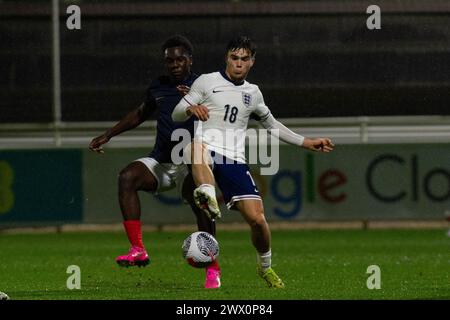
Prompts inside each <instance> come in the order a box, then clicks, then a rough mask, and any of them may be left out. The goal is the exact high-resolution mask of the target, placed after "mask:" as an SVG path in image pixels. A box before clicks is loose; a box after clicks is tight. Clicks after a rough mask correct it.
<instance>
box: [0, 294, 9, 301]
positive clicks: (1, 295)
mask: <svg viewBox="0 0 450 320" xmlns="http://www.w3.org/2000/svg"><path fill="white" fill-rule="evenodd" d="M0 300H9V297H8V295H7V294H6V293H4V292H0Z"/></svg>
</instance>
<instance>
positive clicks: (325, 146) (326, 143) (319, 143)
mask: <svg viewBox="0 0 450 320" xmlns="http://www.w3.org/2000/svg"><path fill="white" fill-rule="evenodd" d="M302 147H303V148H305V149H308V150H312V151H322V152H331V151H333V148H334V144H333V142H331V139H329V138H316V139H309V138H305V140H304V141H303V145H302Z"/></svg>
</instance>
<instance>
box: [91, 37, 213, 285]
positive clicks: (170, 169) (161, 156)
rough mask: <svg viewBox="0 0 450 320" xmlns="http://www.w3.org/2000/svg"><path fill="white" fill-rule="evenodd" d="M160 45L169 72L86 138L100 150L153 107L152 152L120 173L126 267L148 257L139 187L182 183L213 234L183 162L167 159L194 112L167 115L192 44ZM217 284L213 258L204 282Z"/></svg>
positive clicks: (187, 73) (186, 77)
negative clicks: (178, 118)
mask: <svg viewBox="0 0 450 320" xmlns="http://www.w3.org/2000/svg"><path fill="white" fill-rule="evenodd" d="M162 51H163V55H164V61H165V66H166V69H167V73H168V75H165V76H161V77H159V78H158V79H156V80H154V81H153V82H152V83H151V84H150V87H149V88H148V90H147V96H146V100H145V101H144V102H143V103H142V104H141V105H140V106H139V107H138V108H136V109H135V110H133V111H131V112H130V113H128V114H127V115H126V116H125V117H124V118H123V119H121V120H120V121H119V122H118V123H117V124H116V125H115V126H114V127H112V128H110V129H109V130H107V131H106V132H105V133H103V134H102V135H100V136H98V137H96V138H94V139H93V140H92V141H91V143H90V144H89V149H91V150H92V151H95V152H99V153H103V149H102V145H104V144H105V143H107V142H108V141H109V140H110V139H111V138H113V137H114V136H117V135H119V134H121V133H122V132H125V131H127V130H131V129H133V128H136V127H137V126H139V125H140V124H141V123H143V122H144V121H145V120H147V119H148V118H149V116H150V115H151V114H152V113H154V112H155V111H158V117H157V134H156V142H155V146H154V148H153V150H152V152H151V153H150V154H149V155H148V156H147V157H143V158H140V159H137V160H135V161H133V162H131V163H130V164H129V165H128V166H127V167H126V168H124V169H123V170H122V171H121V172H120V175H119V203H120V208H121V212H122V216H123V220H124V221H123V225H124V228H125V231H126V233H127V236H128V239H129V242H130V244H131V248H130V250H129V252H128V253H127V254H125V255H121V256H118V257H117V258H116V262H117V263H118V264H119V265H120V266H125V267H128V266H145V265H147V264H148V263H149V256H148V254H147V251H146V249H145V247H144V244H143V241H142V228H141V220H140V218H141V208H140V201H139V196H138V191H141V190H142V191H147V192H163V191H166V190H169V189H172V188H174V187H176V186H178V187H180V186H182V194H183V197H184V198H185V200H187V201H188V203H189V204H190V206H191V208H192V210H193V211H194V213H195V215H196V218H197V226H198V230H199V231H206V232H208V233H210V234H212V235H215V223H214V222H213V221H211V220H210V219H208V217H207V216H206V215H205V214H204V213H203V212H202V211H201V210H200V209H199V208H198V207H197V206H196V205H195V203H194V201H193V190H194V189H195V185H194V182H193V180H192V176H191V175H190V174H189V172H188V170H187V167H186V165H185V164H174V163H173V162H172V160H171V152H172V149H173V147H174V146H175V145H176V144H177V143H178V142H177V141H171V135H172V132H173V131H174V130H176V129H179V128H182V129H185V130H188V131H189V132H191V133H192V132H193V126H194V119H193V118H191V119H188V120H187V121H184V122H181V123H174V122H173V121H172V111H173V109H174V108H175V106H176V105H177V103H178V102H179V101H180V99H181V98H182V96H183V94H185V93H186V92H187V91H188V90H189V87H190V86H191V84H192V83H193V82H194V80H195V79H196V78H197V77H198V76H197V75H195V74H193V73H192V72H191V66H192V52H193V47H192V44H191V43H190V41H189V40H188V39H186V38H185V37H183V36H180V35H175V36H172V37H170V38H168V39H167V40H166V41H165V42H164V43H163V45H162ZM218 287H220V268H219V265H218V262H217V261H215V262H214V263H213V264H212V265H210V266H208V267H207V268H206V280H205V288H218Z"/></svg>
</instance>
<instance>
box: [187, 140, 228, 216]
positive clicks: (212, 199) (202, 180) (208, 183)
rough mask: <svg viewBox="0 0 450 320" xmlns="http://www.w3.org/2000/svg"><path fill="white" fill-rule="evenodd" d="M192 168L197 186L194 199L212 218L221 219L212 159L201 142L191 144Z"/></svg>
mask: <svg viewBox="0 0 450 320" xmlns="http://www.w3.org/2000/svg"><path fill="white" fill-rule="evenodd" d="M191 161H192V162H191V163H192V166H191V169H192V176H193V178H194V182H195V184H196V186H197V188H196V189H195V190H194V201H195V203H196V205H197V206H198V207H199V208H200V209H201V210H203V211H204V212H205V213H206V214H207V215H208V217H209V218H210V219H211V220H215V219H220V217H221V212H220V208H219V204H218V202H217V199H216V190H215V187H214V185H215V181H214V175H213V173H212V170H211V167H210V165H212V159H211V157H210V155H209V152H208V149H207V148H206V147H205V146H204V145H203V144H202V143H200V142H196V141H195V140H194V141H192V144H191Z"/></svg>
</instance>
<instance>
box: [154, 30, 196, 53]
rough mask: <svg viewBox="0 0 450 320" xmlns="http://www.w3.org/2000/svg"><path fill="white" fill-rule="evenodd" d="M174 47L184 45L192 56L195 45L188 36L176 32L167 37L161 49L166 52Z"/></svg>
mask: <svg viewBox="0 0 450 320" xmlns="http://www.w3.org/2000/svg"><path fill="white" fill-rule="evenodd" d="M173 47H183V48H184V49H185V50H186V52H187V53H189V55H190V56H192V53H193V52H194V47H193V46H192V43H191V42H190V41H189V40H188V39H187V38H186V37H184V36H182V35H179V34H176V35H174V36H171V37H170V38H168V39H166V41H164V43H163V44H162V46H161V49H162V52H163V53H164V52H165V51H166V49H167V48H173Z"/></svg>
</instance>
